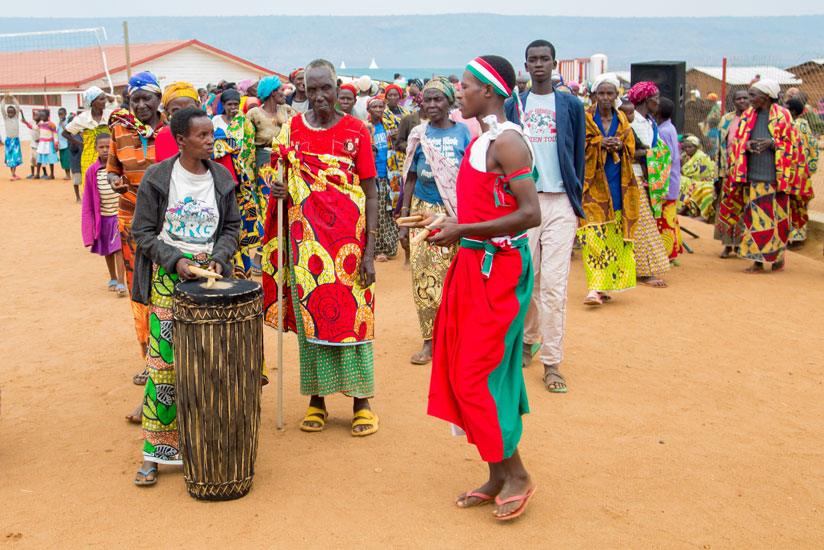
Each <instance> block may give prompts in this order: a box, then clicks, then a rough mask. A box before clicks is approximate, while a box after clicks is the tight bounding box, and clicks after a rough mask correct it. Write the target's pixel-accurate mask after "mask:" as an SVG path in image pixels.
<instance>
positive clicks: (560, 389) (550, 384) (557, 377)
mask: <svg viewBox="0 0 824 550" xmlns="http://www.w3.org/2000/svg"><path fill="white" fill-rule="evenodd" d="M550 378H554V380H550ZM543 381H544V386H545V387H546V391H548V392H549V393H566V392H567V388H566V379H565V378H564V375H563V374H561V372H560V371H559V370H558V366H557V365H551V366H549V367H546V368H545V369H544V376H543Z"/></svg>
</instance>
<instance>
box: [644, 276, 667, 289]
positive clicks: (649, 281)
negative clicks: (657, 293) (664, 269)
mask: <svg viewBox="0 0 824 550" xmlns="http://www.w3.org/2000/svg"><path fill="white" fill-rule="evenodd" d="M638 282H639V283H641V284H642V285H646V286H649V287H652V288H667V283H665V282H664V279H659V278H658V277H648V278H645V279H644V280H641V279H638Z"/></svg>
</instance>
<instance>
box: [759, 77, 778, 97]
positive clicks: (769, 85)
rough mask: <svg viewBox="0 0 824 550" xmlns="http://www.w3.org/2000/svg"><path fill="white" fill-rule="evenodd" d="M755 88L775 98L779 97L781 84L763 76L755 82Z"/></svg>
mask: <svg viewBox="0 0 824 550" xmlns="http://www.w3.org/2000/svg"><path fill="white" fill-rule="evenodd" d="M752 87H753V88H755V89H756V90H759V91H761V92H764V93H765V94H767V95H768V96H770V97H771V98H773V99H778V92H780V91H781V86H780V85H779V84H778V82H776V81H775V80H773V79H771V78H762V79H761V80H759V81H758V82H755V83H753V85H752Z"/></svg>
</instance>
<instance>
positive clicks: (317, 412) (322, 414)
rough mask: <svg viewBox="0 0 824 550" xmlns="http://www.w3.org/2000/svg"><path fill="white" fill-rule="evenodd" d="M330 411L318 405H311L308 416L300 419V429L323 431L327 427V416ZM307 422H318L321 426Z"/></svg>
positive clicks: (307, 412)
mask: <svg viewBox="0 0 824 550" xmlns="http://www.w3.org/2000/svg"><path fill="white" fill-rule="evenodd" d="M327 416H329V413H328V412H326V411H324V410H323V409H319V408H317V407H309V410H307V411H306V416H304V417H303V420H301V421H300V429H301V431H304V432H322V431H323V430H325V429H326V417H327ZM307 422H317V423H318V424H320V426H310V425H309V424H307Z"/></svg>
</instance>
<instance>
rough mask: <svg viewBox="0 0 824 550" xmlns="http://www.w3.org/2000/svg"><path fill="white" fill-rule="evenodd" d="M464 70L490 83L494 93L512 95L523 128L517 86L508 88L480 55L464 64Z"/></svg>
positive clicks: (521, 109)
mask: <svg viewBox="0 0 824 550" xmlns="http://www.w3.org/2000/svg"><path fill="white" fill-rule="evenodd" d="M466 70H467V71H469V72H470V73H472V75H473V76H474V77H475V78H477V79H478V80H480V81H481V82H482V83H484V84H490V85H491V86H492V89H493V90H495V93H496V94H498V95H502V96H504V97H512V98H513V99H514V100H515V114H516V115H517V118H518V122H519V123H520V125H521V127H522V128H523V126H524V123H523V120H521V119H522V118H523V112H524V110H523V108H521V97H520V96H519V95H518V87H517V86H515V88H514V89H513V88H510V87H509V86H508V85H507V83H506V81H505V80H504V79H503V77H502V76H501V75H500V74H498V71H496V70H495V68H494V67H492V65H490V64H489V63H487V62H486V61H485V60H484V59H483V58H482V57H476V58H475V59H473V60H472V61H470V62H469V64H468V65H467V66H466Z"/></svg>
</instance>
